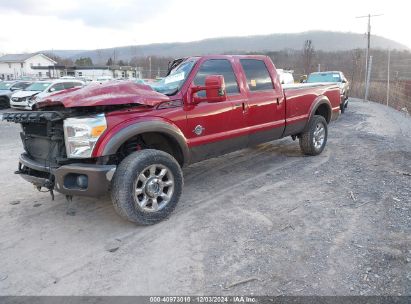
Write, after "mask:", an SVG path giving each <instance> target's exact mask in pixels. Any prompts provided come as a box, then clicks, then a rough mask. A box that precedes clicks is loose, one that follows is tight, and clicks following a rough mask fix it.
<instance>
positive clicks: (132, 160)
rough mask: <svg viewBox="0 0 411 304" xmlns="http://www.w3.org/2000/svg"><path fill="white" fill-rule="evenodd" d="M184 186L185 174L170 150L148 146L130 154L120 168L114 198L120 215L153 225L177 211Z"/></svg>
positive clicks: (115, 178)
mask: <svg viewBox="0 0 411 304" xmlns="http://www.w3.org/2000/svg"><path fill="white" fill-rule="evenodd" d="M182 187H183V174H182V171H181V168H180V165H179V164H178V163H177V161H176V160H175V159H174V158H173V157H172V156H171V155H170V154H168V153H165V152H162V151H158V150H152V149H147V150H141V151H138V152H134V153H132V154H130V155H129V156H127V157H126V158H125V159H124V160H123V161H122V162H121V163H120V165H119V166H118V167H117V170H116V173H115V175H114V178H113V188H112V192H111V198H112V201H113V205H114V208H115V210H116V212H117V213H118V214H119V215H120V216H122V217H123V218H125V219H127V220H128V221H131V222H133V223H136V224H139V225H151V224H155V223H157V222H160V221H161V220H163V219H165V218H166V217H167V216H168V215H169V214H170V213H171V212H172V211H173V210H174V208H175V207H176V205H177V203H178V201H179V199H180V196H181V192H182Z"/></svg>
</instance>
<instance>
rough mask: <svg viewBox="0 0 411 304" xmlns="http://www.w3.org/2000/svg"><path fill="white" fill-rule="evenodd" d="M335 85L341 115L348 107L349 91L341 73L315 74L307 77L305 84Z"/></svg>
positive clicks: (346, 81)
mask: <svg viewBox="0 0 411 304" xmlns="http://www.w3.org/2000/svg"><path fill="white" fill-rule="evenodd" d="M330 82H331V83H336V84H337V85H338V87H339V88H340V95H341V103H340V110H341V113H344V112H345V109H346V108H347V107H348V94H349V91H350V84H349V82H348V80H347V78H345V76H344V74H343V72H340V71H327V72H315V73H311V74H310V75H308V78H307V80H306V83H330Z"/></svg>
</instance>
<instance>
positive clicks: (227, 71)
mask: <svg viewBox="0 0 411 304" xmlns="http://www.w3.org/2000/svg"><path fill="white" fill-rule="evenodd" d="M208 75H223V76H224V82H225V85H226V93H227V100H226V101H223V102H201V103H199V104H197V105H190V106H188V107H186V115H187V126H188V128H187V131H186V132H187V134H185V136H186V138H187V140H188V143H189V146H190V148H191V151H192V158H193V159H192V161H193V162H194V161H199V160H201V159H206V158H209V157H213V156H217V155H222V154H224V153H228V152H231V151H235V150H237V149H241V148H244V147H246V146H247V141H248V138H247V135H248V131H247V124H246V120H245V116H244V112H245V104H246V96H245V92H244V91H243V90H240V85H239V83H240V82H239V80H238V79H237V76H236V74H235V72H234V69H233V60H232V59H229V58H227V57H224V58H216V59H207V60H205V61H203V62H202V63H200V66H199V68H198V70H197V71H196V72H195V76H194V79H193V81H192V85H204V84H205V78H206V76H208ZM197 96H199V97H205V92H204V91H200V92H198V93H197Z"/></svg>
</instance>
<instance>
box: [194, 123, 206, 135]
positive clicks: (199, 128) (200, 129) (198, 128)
mask: <svg viewBox="0 0 411 304" xmlns="http://www.w3.org/2000/svg"><path fill="white" fill-rule="evenodd" d="M204 130H205V128H203V126H202V125H197V126H196V127H195V129H194V133H195V134H196V135H201V134H202V133H203V131H204Z"/></svg>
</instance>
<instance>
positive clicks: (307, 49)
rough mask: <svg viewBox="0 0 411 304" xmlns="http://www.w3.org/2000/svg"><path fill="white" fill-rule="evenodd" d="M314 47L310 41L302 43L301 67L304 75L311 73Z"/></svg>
mask: <svg viewBox="0 0 411 304" xmlns="http://www.w3.org/2000/svg"><path fill="white" fill-rule="evenodd" d="M314 54H315V52H314V45H313V43H312V41H311V40H306V41H305V42H304V48H303V67H304V74H307V75H308V74H310V73H311V71H312V66H313V59H314Z"/></svg>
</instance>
